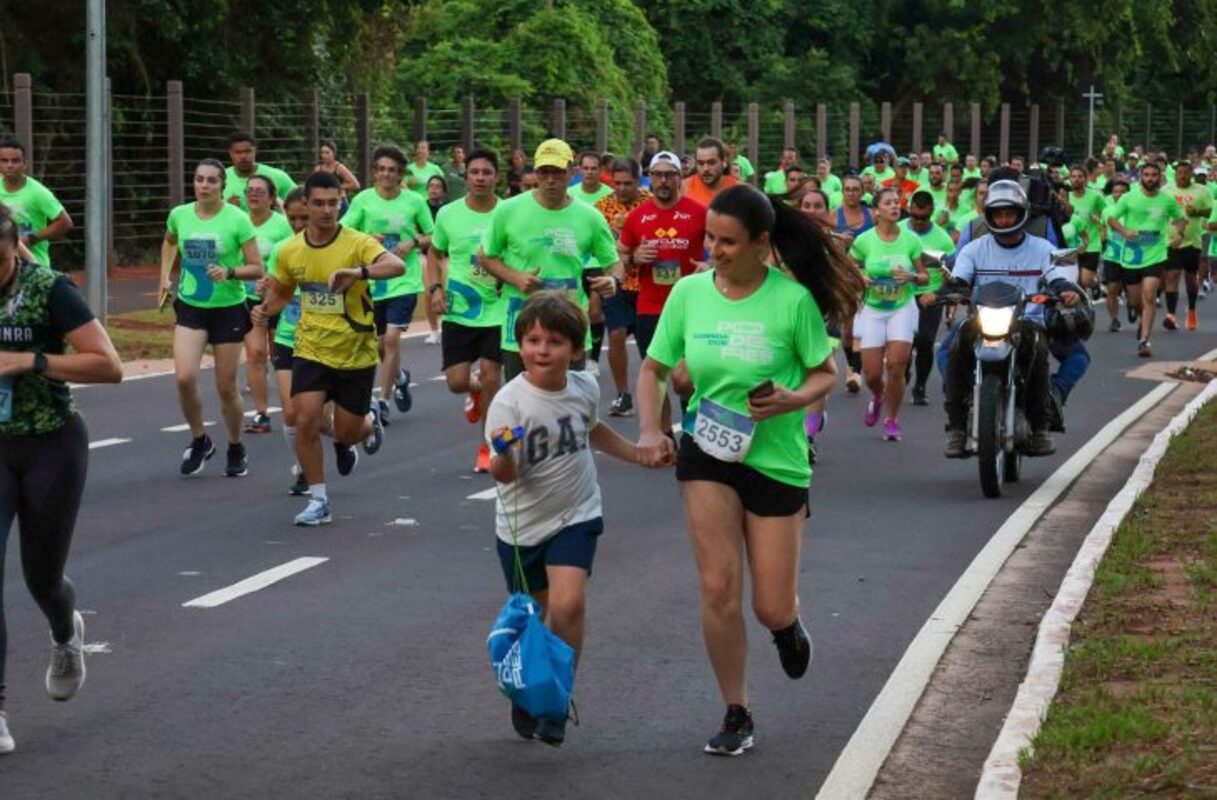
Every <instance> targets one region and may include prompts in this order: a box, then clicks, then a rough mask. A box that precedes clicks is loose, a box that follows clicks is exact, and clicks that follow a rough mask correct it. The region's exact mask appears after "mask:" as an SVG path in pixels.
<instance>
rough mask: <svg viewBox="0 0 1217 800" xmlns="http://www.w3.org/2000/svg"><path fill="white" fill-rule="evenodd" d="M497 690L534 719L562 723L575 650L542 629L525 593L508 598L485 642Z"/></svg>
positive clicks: (538, 614)
mask: <svg viewBox="0 0 1217 800" xmlns="http://www.w3.org/2000/svg"><path fill="white" fill-rule="evenodd" d="M486 646H487V648H488V649H489V650H490V666H491V669H493V670H494V675H495V680H497V681H498V684H499V691H501V692H502V693H503V694H504V695H506V696H507V697H508V698H509V699H510V700H511V701H512V702H513V703H515V704H516V705H518V706H519V707H520V708H522V709H524V710H525V711H527V712H528V713H529V715H530V716H533V717H550V718H553V719H565V718H566V714H567V710H568V709H569V707H570V696H571V692H572V691H573V690H574V685H575V651H574V649H573V648H572V647H571V646H570V645H568V644H567V643H566V642H564V641H562V640H561V639H559V638H558V637H557V635H555V634H554V632H553V631H551V630H550V629H549V628H547V627H545V623H544V622H542V621H541V609H540V608H539V607H538V606H537V603H536V601H534V600H533V599H532V598H531V597H529V596H528V595H527V594H524V593H522V592H516V593H515V594H513V595H512V596H511V597H509V598H507V602H506V603H504V604H503V608H502V609H501V610H500V611H499V616H498V618H497V619H496V620H495V621H494V625H493V626H492V627H491V629H490V636H488V637H487V638H486Z"/></svg>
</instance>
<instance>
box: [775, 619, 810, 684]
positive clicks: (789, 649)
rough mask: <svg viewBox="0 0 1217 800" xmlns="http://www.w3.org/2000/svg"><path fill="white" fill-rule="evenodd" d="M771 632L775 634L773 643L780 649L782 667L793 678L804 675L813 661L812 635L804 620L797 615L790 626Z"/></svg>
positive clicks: (779, 656) (779, 655)
mask: <svg viewBox="0 0 1217 800" xmlns="http://www.w3.org/2000/svg"><path fill="white" fill-rule="evenodd" d="M770 633H772V634H773V644H774V645H775V646H776V647H777V649H778V658H779V659H781V661H782V669H784V670H785V671H786V674H787V675H788V676H790V677H791V678H801V677H803V674H804V673H806V672H807V665H808V664H810V663H811V637H810V636H808V635H807V629H806V628H804V627H803V620H801V619H799V618H798V617H795V618H794V622H793V623H792V624H791V625H790V626H789V627H786V628H782V629H781V630H780V631H770Z"/></svg>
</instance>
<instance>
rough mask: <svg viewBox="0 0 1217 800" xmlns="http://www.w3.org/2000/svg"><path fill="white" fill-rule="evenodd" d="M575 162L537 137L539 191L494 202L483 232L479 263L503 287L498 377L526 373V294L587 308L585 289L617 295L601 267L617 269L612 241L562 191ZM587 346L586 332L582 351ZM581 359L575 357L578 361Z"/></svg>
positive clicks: (600, 219) (605, 228)
mask: <svg viewBox="0 0 1217 800" xmlns="http://www.w3.org/2000/svg"><path fill="white" fill-rule="evenodd" d="M573 162H574V153H573V152H572V151H571V149H570V145H568V144H567V143H566V142H564V141H562V140H561V139H547V140H546V141H544V142H542V143H541V144H540V146H539V147H537V152H536V156H535V158H534V159H533V167H534V169H535V171H536V174H537V188H536V189H533V190H531V191H528V192H525V193H523V194H519V195H516V196H515V197H512V198H510V199H508V200H504V201H503V202H502V203H499V204H498V206H497V207H496V208H495V211H494V215H493V216H492V217H491V220H490V227H489V228H487V230H486V233H485V235H484V236H483V237H482V247H481V251H480V252H479V254H478V259H479V261H480V262H481V265H482V268H483V269H485V270H486V271H487V272H489V273H490V274H491V275H493V276H494V277H495V278H497V279H498V280H500V281H502V282H503V284H504V286H503V300H504V301H505V302H506V304H507V308H506V314H505V318H504V320H503V326H502V328H501V331H502V333H501V341H502V347H503V379H504V382H507V381H510V380H511V379H512V378H514V377H515V376H516V375H519V374H520V373H521V372H523V370H524V362H523V361H521V360H520V345H519V343H518V342H517V341H516V338H515V323H516V316H517V315H518V314H519V313H520V309H522V308H523V307H524V302H525V301H526V300H527V298H528V295H530V294H532V293H533V292H537V291H541V290H556V291H560V292H563V293H564V294H565V295H566V296H567V297H568V298H569V299H570V300H572V301H573V302H574V303H575V304H576V305H578V306H579V307H580V308H582V309H583V311H584V313H586V312H587V309H588V300H587V291H586V290H587V289H589V288H590V289H592V290H593V291H595V292H597V293H599V294H600V295H602V296H606V297H607V296H611V295H612V294H614V293H615V292H616V288H617V283H616V278H614V277H611V276H609V275H606V274H605V271H606V270H610V269H615V268H616V267H617V264H618V261H619V259H618V256H617V243H616V241H615V240H614V239H613V231H612V229H611V228H610V227H609V224H608V223H607V222H606V221H605V220H604V216H603V215H602V214H601V213H600V212H599V211H598V210H597V209H596V207H595V206H591V205H588V204H586V203H580V202H579V201H577V200H575V199H574V198H573V197H571V196H570V195H569V194H568V193H567V190H566V189H567V186H568V185H569V184H570V179H571V175H572V167H573ZM590 344H591V341H590V331H589V337H588V340H587V341H585V342H584V349H586V347H588V346H590ZM584 359H585V356H583V357H580V359H579V361H580V364H579V366H581V365H582V362H583V361H584Z"/></svg>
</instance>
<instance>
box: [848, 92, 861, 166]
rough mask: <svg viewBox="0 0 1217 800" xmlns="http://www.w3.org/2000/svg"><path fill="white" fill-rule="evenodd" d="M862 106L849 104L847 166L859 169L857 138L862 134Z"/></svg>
mask: <svg viewBox="0 0 1217 800" xmlns="http://www.w3.org/2000/svg"><path fill="white" fill-rule="evenodd" d="M861 129H862V106H861V105H860V104H858V103H850V104H849V165H850V166H851V167H861V166H862V165H861V164H860V163H858V138H859V136H860V135H861V132H862V130H861Z"/></svg>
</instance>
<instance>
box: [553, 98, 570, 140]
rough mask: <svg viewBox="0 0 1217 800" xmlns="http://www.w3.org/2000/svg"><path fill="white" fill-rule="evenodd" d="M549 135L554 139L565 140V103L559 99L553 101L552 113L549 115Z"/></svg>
mask: <svg viewBox="0 0 1217 800" xmlns="http://www.w3.org/2000/svg"><path fill="white" fill-rule="evenodd" d="M549 127H550V133H552V134H553V135H554V137H555V138H558V139H562V140H563V141H565V140H566V101H565V100H564V99H562V98H561V97H559V98H558V99H557V100H554V107H553V111H552V112H551V113H550V121H549Z"/></svg>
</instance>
